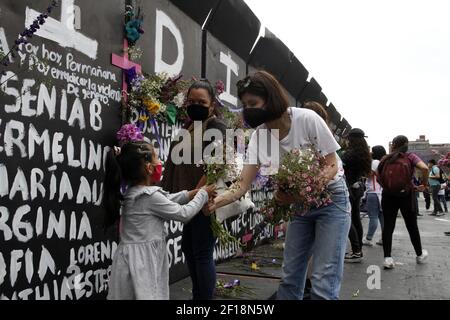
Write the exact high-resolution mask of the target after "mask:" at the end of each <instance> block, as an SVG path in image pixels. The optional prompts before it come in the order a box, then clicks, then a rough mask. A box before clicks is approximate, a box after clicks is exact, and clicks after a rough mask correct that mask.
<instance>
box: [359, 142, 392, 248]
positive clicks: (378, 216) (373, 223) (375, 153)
mask: <svg viewBox="0 0 450 320" xmlns="http://www.w3.org/2000/svg"><path fill="white" fill-rule="evenodd" d="M385 155H386V149H385V148H384V147H383V146H374V147H373V148H372V172H371V173H370V175H369V178H368V179H367V181H366V193H367V213H368V214H369V219H370V220H369V229H368V230H367V235H366V238H365V239H364V240H363V244H364V245H366V246H373V241H372V239H373V236H374V234H375V231H377V227H378V220H380V224H381V230H383V226H384V219H383V212H382V211H381V192H382V188H381V186H380V184H379V183H378V178H377V169H378V165H379V164H380V160H381V158H383V157H384V156H385ZM378 243H379V244H382V242H378Z"/></svg>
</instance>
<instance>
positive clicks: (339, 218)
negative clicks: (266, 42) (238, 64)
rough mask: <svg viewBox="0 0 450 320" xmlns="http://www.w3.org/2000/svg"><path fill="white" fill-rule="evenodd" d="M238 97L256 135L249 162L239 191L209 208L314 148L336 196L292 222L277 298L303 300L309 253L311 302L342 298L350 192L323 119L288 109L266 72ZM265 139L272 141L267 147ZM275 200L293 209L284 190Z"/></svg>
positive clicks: (223, 200)
mask: <svg viewBox="0 0 450 320" xmlns="http://www.w3.org/2000/svg"><path fill="white" fill-rule="evenodd" d="M238 96H239V99H240V100H241V102H242V103H243V105H244V111H243V114H244V120H245V121H246V123H247V124H248V125H250V126H251V127H253V128H256V131H255V132H254V133H253V134H252V136H251V138H250V143H249V146H248V155H247V163H246V164H245V165H244V169H243V171H242V174H241V179H240V180H239V181H240V182H239V189H238V190H237V191H229V192H226V193H223V194H221V195H220V196H218V197H217V198H216V199H215V200H214V202H213V203H211V204H210V206H209V209H210V210H215V209H217V208H219V207H222V206H225V205H227V204H229V203H231V202H233V201H236V200H237V199H239V198H240V197H241V196H242V195H244V194H245V192H247V191H248V190H249V189H250V187H251V184H252V182H253V180H254V179H255V177H256V175H257V172H258V170H259V168H261V171H262V173H263V174H264V173H265V174H274V173H276V171H277V168H278V164H279V161H280V158H281V156H282V155H283V153H285V152H289V151H290V150H292V149H293V148H299V147H301V146H302V145H305V144H314V145H316V147H318V149H319V151H320V152H321V154H322V155H323V156H324V159H325V162H326V163H327V165H328V169H326V170H324V172H323V175H324V176H325V177H326V178H327V179H328V180H329V184H328V191H329V192H330V193H331V195H332V204H330V205H328V206H323V207H319V208H316V209H313V210H310V211H309V212H308V213H306V214H304V215H296V216H295V217H293V218H292V219H291V222H290V224H289V227H288V232H287V233H286V241H285V248H284V260H283V277H282V281H281V284H280V287H279V289H278V299H283V300H288V299H289V300H295V299H298V300H301V299H302V298H303V288H304V286H305V280H306V270H307V266H308V259H309V258H310V257H311V255H314V259H313V260H314V261H313V266H312V279H311V282H312V289H311V298H312V299H338V298H339V291H340V288H341V281H342V275H343V268H344V256H345V249H346V245H347V236H348V232H349V229H350V203H349V194H348V190H347V187H346V184H345V180H344V177H343V170H342V163H341V162H340V161H338V160H337V155H336V151H337V150H339V149H340V146H339V144H338V143H337V142H336V140H335V139H334V137H333V134H332V133H331V131H330V129H329V128H328V126H327V124H326V123H325V121H324V120H323V119H322V118H321V117H320V116H318V115H317V114H316V113H315V112H314V111H312V110H307V109H300V108H289V102H288V98H287V96H286V93H285V92H284V90H283V88H282V86H281V85H280V83H279V82H278V81H277V80H276V79H275V78H274V77H273V76H272V75H271V74H269V73H267V72H265V71H258V72H256V73H255V74H254V75H252V76H248V77H246V78H245V79H244V80H241V81H239V82H238ZM265 141H269V142H271V143H269V144H268V145H267V144H265V143H264V142H265ZM269 147H270V151H268V148H269ZM277 150H278V151H279V154H277ZM269 155H270V156H269ZM263 169H264V170H263ZM274 196H275V198H276V199H277V200H278V202H279V203H281V204H294V206H295V202H296V200H295V198H294V197H291V196H288V195H287V194H285V193H283V192H281V191H276V192H275V195H274Z"/></svg>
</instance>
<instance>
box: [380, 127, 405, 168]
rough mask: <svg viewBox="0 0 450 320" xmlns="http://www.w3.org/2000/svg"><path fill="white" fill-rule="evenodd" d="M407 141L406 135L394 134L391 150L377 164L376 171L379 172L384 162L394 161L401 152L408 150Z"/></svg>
mask: <svg viewBox="0 0 450 320" xmlns="http://www.w3.org/2000/svg"><path fill="white" fill-rule="evenodd" d="M408 143H409V140H408V138H407V137H405V136H402V135H399V136H396V137H395V138H394V139H393V140H392V145H391V148H392V152H391V153H390V154H388V155H387V156H386V157H385V158H384V160H383V161H381V163H380V165H379V166H378V171H379V172H381V171H382V170H383V167H384V165H385V164H386V163H393V162H394V161H396V160H397V159H398V158H399V157H400V155H401V153H406V152H408Z"/></svg>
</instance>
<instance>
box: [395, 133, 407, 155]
mask: <svg viewBox="0 0 450 320" xmlns="http://www.w3.org/2000/svg"><path fill="white" fill-rule="evenodd" d="M408 143H409V141H408V138H407V137H405V136H402V135H400V136H396V137H395V138H394V139H393V140H392V152H402V153H405V152H408Z"/></svg>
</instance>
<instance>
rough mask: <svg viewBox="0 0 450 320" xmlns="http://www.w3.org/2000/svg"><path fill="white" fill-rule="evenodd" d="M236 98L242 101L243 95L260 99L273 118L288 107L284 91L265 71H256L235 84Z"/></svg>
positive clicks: (281, 113) (280, 114) (279, 115)
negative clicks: (247, 94) (251, 95)
mask: <svg viewBox="0 0 450 320" xmlns="http://www.w3.org/2000/svg"><path fill="white" fill-rule="evenodd" d="M237 89H238V97H239V99H240V100H242V96H243V95H244V94H245V93H249V94H253V95H255V96H258V97H261V98H263V99H264V101H265V103H266V104H265V108H266V110H267V111H269V112H270V113H271V114H273V115H274V117H278V118H279V117H281V116H282V115H283V113H285V112H286V110H287V108H288V107H289V99H288V96H287V94H286V91H285V90H284V89H283V87H282V86H281V84H280V83H279V82H278V80H277V79H276V78H275V77H274V76H273V75H271V74H270V73H268V72H267V71H257V72H255V73H254V74H253V75H249V76H247V77H245V78H244V79H242V80H239V81H238V83H237Z"/></svg>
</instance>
